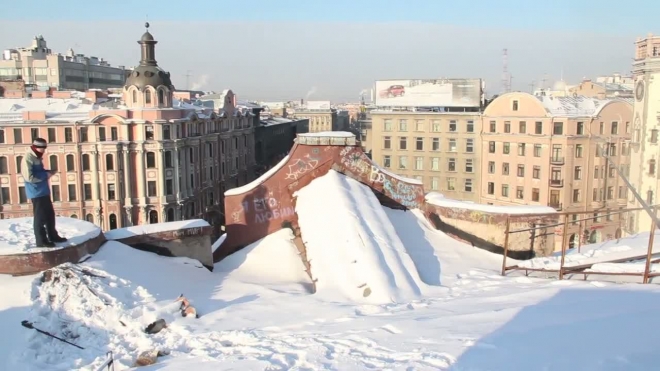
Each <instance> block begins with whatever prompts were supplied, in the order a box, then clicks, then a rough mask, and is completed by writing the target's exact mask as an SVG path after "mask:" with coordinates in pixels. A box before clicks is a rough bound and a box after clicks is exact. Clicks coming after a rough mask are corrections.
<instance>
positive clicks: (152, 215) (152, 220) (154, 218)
mask: <svg viewBox="0 0 660 371" xmlns="http://www.w3.org/2000/svg"><path fill="white" fill-rule="evenodd" d="M156 223H158V211H156V210H151V211H149V224H156Z"/></svg>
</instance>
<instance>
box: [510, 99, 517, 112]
mask: <svg viewBox="0 0 660 371" xmlns="http://www.w3.org/2000/svg"><path fill="white" fill-rule="evenodd" d="M511 109H512V110H513V111H517V110H518V101H517V100H514V101H513V104H512V105H511Z"/></svg>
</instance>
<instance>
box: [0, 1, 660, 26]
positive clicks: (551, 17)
mask: <svg viewBox="0 0 660 371" xmlns="http://www.w3.org/2000/svg"><path fill="white" fill-rule="evenodd" d="M10 2H11V6H7V5H5V6H3V7H2V12H1V13H0V19H26V20H28V19H35V18H41V19H49V20H52V19H57V20H75V21H81V20H143V19H144V18H145V16H146V15H147V14H148V15H149V18H150V19H152V20H191V21H192V20H207V21H208V20H232V21H249V20H256V21H297V20H306V21H310V20H314V21H349V22H388V21H418V22H433V23H442V24H447V25H461V26H468V27H474V26H477V25H481V26H482V27H498V28H529V29H551V28H561V29H563V30H583V31H590V32H596V33H617V32H619V31H621V30H622V28H628V29H630V28H631V27H634V31H637V30H652V29H653V28H654V27H657V25H658V20H657V17H658V15H659V14H660V1H659V0H637V1H635V6H634V8H633V7H632V6H629V5H628V3H626V2H621V1H614V0H600V1H596V0H545V1H534V0H451V1H449V0H405V1H400V0H233V1H227V0H198V1H191V2H187V1H181V0H159V1H154V0H111V1H105V2H98V3H94V2H91V3H90V2H80V1H79V0H36V1H35V0H33V1H10ZM37 4H38V5H37ZM93 5H95V6H93ZM100 8H102V9H103V10H102V11H99V9H100ZM635 9H640V10H641V11H635ZM638 32H639V31H638ZM645 32H646V31H645Z"/></svg>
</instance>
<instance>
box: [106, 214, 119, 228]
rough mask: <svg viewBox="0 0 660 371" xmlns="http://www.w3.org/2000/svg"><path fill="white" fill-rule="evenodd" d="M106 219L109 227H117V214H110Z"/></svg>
mask: <svg viewBox="0 0 660 371" xmlns="http://www.w3.org/2000/svg"><path fill="white" fill-rule="evenodd" d="M108 220H109V221H110V223H109V224H110V229H117V215H115V214H110V216H109V217H108Z"/></svg>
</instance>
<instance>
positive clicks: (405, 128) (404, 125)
mask: <svg viewBox="0 0 660 371" xmlns="http://www.w3.org/2000/svg"><path fill="white" fill-rule="evenodd" d="M399 131H408V120H406V119H401V120H399Z"/></svg>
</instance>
